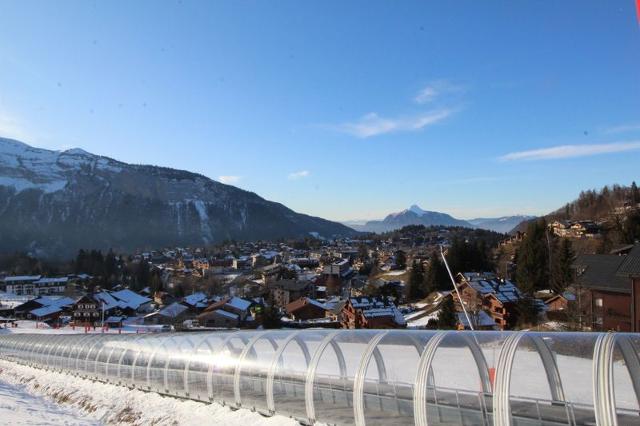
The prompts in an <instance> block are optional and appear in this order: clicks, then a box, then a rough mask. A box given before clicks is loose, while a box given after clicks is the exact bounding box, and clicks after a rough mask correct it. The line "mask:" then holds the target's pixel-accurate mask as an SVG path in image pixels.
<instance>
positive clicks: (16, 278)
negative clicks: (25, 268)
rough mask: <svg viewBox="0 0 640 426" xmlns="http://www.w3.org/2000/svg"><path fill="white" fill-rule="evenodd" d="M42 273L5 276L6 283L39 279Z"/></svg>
mask: <svg viewBox="0 0 640 426" xmlns="http://www.w3.org/2000/svg"><path fill="white" fill-rule="evenodd" d="M41 277H42V275H15V276H13V277H5V279H4V282H5V283H11V282H15V281H37V280H39V279H40V278H41Z"/></svg>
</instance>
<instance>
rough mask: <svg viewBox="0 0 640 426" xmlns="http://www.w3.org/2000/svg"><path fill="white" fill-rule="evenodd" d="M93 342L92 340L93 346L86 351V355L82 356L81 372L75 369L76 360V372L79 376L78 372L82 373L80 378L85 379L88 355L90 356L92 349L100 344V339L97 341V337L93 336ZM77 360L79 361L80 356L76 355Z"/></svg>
mask: <svg viewBox="0 0 640 426" xmlns="http://www.w3.org/2000/svg"><path fill="white" fill-rule="evenodd" d="M93 340H94V342H93V344H92V345H91V346H90V347H89V350H87V354H86V355H85V356H84V365H83V366H82V370H80V369H78V368H77V367H78V360H76V370H78V374H79V375H80V371H82V374H81V375H82V377H87V374H86V373H87V362H88V360H89V355H90V354H91V351H92V350H93V348H95V346H96V345H97V344H99V343H101V342H100V340H102V339H99V338H98V336H93ZM81 352H82V351H81ZM78 359H80V354H78Z"/></svg>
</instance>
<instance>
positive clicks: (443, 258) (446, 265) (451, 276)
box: [440, 246, 474, 331]
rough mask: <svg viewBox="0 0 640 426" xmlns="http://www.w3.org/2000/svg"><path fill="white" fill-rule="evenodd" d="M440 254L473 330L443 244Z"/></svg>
mask: <svg viewBox="0 0 640 426" xmlns="http://www.w3.org/2000/svg"><path fill="white" fill-rule="evenodd" d="M440 255H441V256H442V260H443V261H444V266H445V267H446V268H447V272H448V273H449V278H451V284H453V289H454V290H455V291H456V294H457V295H458V300H459V301H460V306H462V312H464V316H465V318H467V323H469V328H470V329H471V331H473V330H474V328H473V324H471V318H469V314H467V310H466V309H465V307H464V301H463V300H462V297H460V292H459V291H458V286H457V285H456V280H455V279H453V274H451V269H449V264H448V263H447V259H446V258H445V257H444V250H443V249H442V246H440Z"/></svg>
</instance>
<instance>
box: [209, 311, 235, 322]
mask: <svg viewBox="0 0 640 426" xmlns="http://www.w3.org/2000/svg"><path fill="white" fill-rule="evenodd" d="M213 312H214V313H216V314H218V315H222V316H223V317H227V318H232V319H234V320H237V319H238V315H237V314H234V313H232V312H227V311H224V310H222V309H216V310H215V311H213Z"/></svg>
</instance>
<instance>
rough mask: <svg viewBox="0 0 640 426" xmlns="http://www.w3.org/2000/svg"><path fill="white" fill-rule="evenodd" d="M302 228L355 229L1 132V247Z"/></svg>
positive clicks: (277, 234) (177, 241) (271, 233)
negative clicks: (42, 146)
mask: <svg viewBox="0 0 640 426" xmlns="http://www.w3.org/2000/svg"><path fill="white" fill-rule="evenodd" d="M310 232H317V233H319V234H320V235H322V236H325V237H331V236H334V235H354V234H355V231H354V230H352V229H351V228H348V227H346V226H344V225H342V224H339V223H335V222H330V221H328V220H324V219H321V218H317V217H312V216H307V215H304V214H299V213H296V212H294V211H292V210H291V209H289V208H287V207H286V206H284V205H282V204H279V203H275V202H271V201H267V200H265V199H263V198H261V197H259V196H258V195H256V194H254V193H252V192H248V191H244V190H241V189H239V188H236V187H233V186H230V185H225V184H222V183H219V182H216V181H213V180H211V179H209V178H207V177H205V176H202V175H199V174H196V173H191V172H188V171H184V170H175V169H169V168H164V167H156V166H149V165H133V164H126V163H123V162H120V161H116V160H113V159H111V158H107V157H102V156H98V155H93V154H90V153H88V152H86V151H83V150H79V149H72V150H67V151H50V150H46V149H39V148H34V147H31V146H29V145H26V144H24V143H21V142H18V141H15V140H10V139H2V138H0V235H2V238H1V239H0V251H5V252H7V251H16V250H25V251H31V252H34V253H38V254H40V255H44V256H53V255H55V256H69V255H71V254H74V253H75V252H76V251H77V250H78V249H79V248H81V247H92V248H114V249H119V250H127V251H129V250H132V249H136V248H144V247H159V246H165V245H199V244H200V245H201V244H209V243H214V242H217V241H221V240H224V239H236V240H256V239H277V238H286V237H304V236H308V235H309V233H310Z"/></svg>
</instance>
